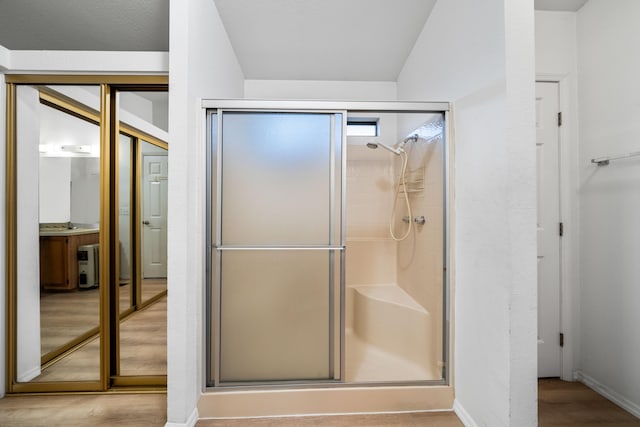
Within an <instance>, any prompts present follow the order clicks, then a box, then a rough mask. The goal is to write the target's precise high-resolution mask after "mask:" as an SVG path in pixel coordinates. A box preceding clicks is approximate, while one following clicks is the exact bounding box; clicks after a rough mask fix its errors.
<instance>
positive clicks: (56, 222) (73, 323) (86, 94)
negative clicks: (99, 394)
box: [16, 86, 100, 382]
mask: <svg viewBox="0 0 640 427" xmlns="http://www.w3.org/2000/svg"><path fill="white" fill-rule="evenodd" d="M99 90H100V88H99V87H98V86H65V87H31V86H19V87H18V88H17V101H18V102H17V106H18V107H17V108H18V110H17V115H16V117H17V123H16V125H17V129H16V135H17V170H16V173H17V190H18V191H17V204H18V205H17V212H18V215H17V227H18V235H19V236H20V239H18V242H17V245H18V254H17V257H18V272H17V273H18V274H17V278H18V284H17V300H18V303H17V344H18V346H17V380H18V381H19V382H28V381H33V382H51V381H88V380H98V379H99V378H100V369H99V368H100V360H99V357H93V356H92V354H93V353H95V354H96V355H98V350H99V340H97V339H93V337H96V338H97V336H98V335H99V331H100V329H99V325H100V292H99V289H98V273H99V271H98V253H99V251H98V248H99V244H98V242H99V233H100V127H99V120H100V118H99V114H98V112H97V109H94V108H89V107H87V108H86V109H82V108H77V107H78V106H79V105H82V104H83V102H86V100H87V99H98V96H99ZM94 107H96V106H94ZM37 254H39V256H38V255H37ZM79 346H85V347H86V350H87V351H85V352H84V353H77V354H74V355H72V354H70V352H71V350H72V349H73V348H76V347H79ZM91 350H93V352H92V351H91Z"/></svg>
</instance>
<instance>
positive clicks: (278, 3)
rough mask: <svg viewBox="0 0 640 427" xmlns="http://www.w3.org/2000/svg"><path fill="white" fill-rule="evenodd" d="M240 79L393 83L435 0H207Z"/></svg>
mask: <svg viewBox="0 0 640 427" xmlns="http://www.w3.org/2000/svg"><path fill="white" fill-rule="evenodd" d="M214 1H215V3H216V6H217V8H218V12H219V13H220V17H221V18H222V22H223V23H224V25H225V28H226V31H227V34H228V35H229V38H230V40H231V44H232V45H233V47H234V49H235V52H236V55H237V56H238V60H239V62H240V65H241V67H242V70H243V71H244V74H245V77H246V78H247V79H285V80H365V81H366V80H370V81H375V80H380V81H395V80H396V79H397V77H398V74H399V72H400V70H401V68H402V66H403V64H404V62H405V60H406V58H407V56H408V55H409V53H410V52H411V49H412V48H413V45H414V44H415V41H416V39H417V37H418V35H419V34H420V32H421V31H422V28H423V27H424V24H425V22H426V21H427V18H428V17H429V14H430V13H431V9H432V8H433V5H434V4H435V0H214Z"/></svg>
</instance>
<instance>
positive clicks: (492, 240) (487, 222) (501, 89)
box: [398, 0, 537, 426]
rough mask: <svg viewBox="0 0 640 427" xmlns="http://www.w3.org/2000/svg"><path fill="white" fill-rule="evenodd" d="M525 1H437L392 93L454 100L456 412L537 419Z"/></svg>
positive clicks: (524, 421) (476, 419) (504, 419)
mask: <svg viewBox="0 0 640 427" xmlns="http://www.w3.org/2000/svg"><path fill="white" fill-rule="evenodd" d="M533 68H534V64H533V4H532V2H526V1H523V2H512V1H511V2H508V1H499V0H493V1H487V2H476V1H473V0H455V1H447V2H442V1H441V2H438V3H437V4H436V6H435V8H434V10H433V12H432V14H431V16H430V18H429V20H428V22H427V25H426V27H425V29H424V30H423V32H422V34H421V35H420V37H419V38H418V41H417V42H416V45H415V47H414V49H413V51H412V53H411V56H410V57H409V59H408V60H407V62H406V64H405V66H404V68H403V70H402V72H401V73H400V77H399V79H398V98H399V99H400V100H417V99H422V100H424V99H430V100H433V99H442V100H452V101H455V105H454V108H455V110H454V124H455V148H454V151H455V163H454V171H453V181H454V182H453V185H454V186H455V190H454V191H455V200H454V202H453V203H454V205H453V208H454V211H453V215H454V218H453V227H454V234H453V242H452V243H453V245H454V250H455V254H454V266H453V269H454V272H453V278H454V286H455V291H454V292H455V295H454V298H455V342H454V346H455V350H454V361H453V364H454V383H455V388H456V404H455V409H456V411H457V412H458V414H459V415H460V416H461V418H463V420H464V421H466V422H467V423H469V424H472V423H475V424H477V425H491V426H500V425H518V426H529V425H530V426H533V425H536V422H537V405H536V393H537V390H536V384H535V381H536V375H535V367H536V360H535V354H536V347H535V346H536V339H535V337H536V334H535V332H536V312H535V310H536V280H535V278H536V272H535V248H536V243H535V152H534V145H535V137H534V132H533V96H534V94H533V80H534V75H533Z"/></svg>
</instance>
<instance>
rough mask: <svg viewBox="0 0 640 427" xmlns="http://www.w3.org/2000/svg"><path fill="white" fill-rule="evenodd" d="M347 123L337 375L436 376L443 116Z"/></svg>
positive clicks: (371, 117) (361, 118)
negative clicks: (341, 358) (341, 356)
mask: <svg viewBox="0 0 640 427" xmlns="http://www.w3.org/2000/svg"><path fill="white" fill-rule="evenodd" d="M347 122H348V126H347V178H346V179H347V184H346V185H347V198H346V217H347V224H346V245H347V252H346V253H347V255H346V256H347V258H346V349H345V358H346V366H345V373H346V378H345V380H346V382H352V383H358V382H407V381H428V380H440V379H442V378H444V377H443V374H444V373H443V365H444V364H443V360H446V358H445V357H444V354H443V336H444V335H443V327H444V326H445V325H443V297H444V266H445V259H444V234H443V233H444V209H445V200H444V172H445V171H444V151H443V149H444V146H443V140H444V116H443V115H442V114H440V113H437V114H436V113H420V114H417V113H365V112H361V113H359V112H357V111H350V112H349V115H348V119H347Z"/></svg>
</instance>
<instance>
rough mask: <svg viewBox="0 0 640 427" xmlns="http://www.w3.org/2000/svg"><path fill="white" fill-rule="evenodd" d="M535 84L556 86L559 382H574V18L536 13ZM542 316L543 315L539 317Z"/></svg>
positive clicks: (577, 288)
mask: <svg viewBox="0 0 640 427" xmlns="http://www.w3.org/2000/svg"><path fill="white" fill-rule="evenodd" d="M535 18H536V79H537V80H541V81H554V82H558V85H559V96H560V109H561V110H562V126H561V127H560V158H561V159H562V165H561V168H560V193H561V194H562V201H561V202H562V205H561V207H560V215H561V221H562V222H563V223H564V225H565V227H564V236H563V238H562V242H561V244H562V250H561V252H562V255H561V256H562V260H561V263H562V270H563V271H562V280H561V286H562V298H563V299H562V308H561V316H562V319H561V323H562V332H563V333H564V347H563V349H562V353H563V356H562V360H563V363H562V375H561V376H562V379H564V380H568V381H571V380H573V371H574V369H576V368H578V366H579V362H580V353H579V349H580V277H579V274H580V269H579V256H578V255H579V252H580V246H579V245H580V240H579V233H578V230H579V225H578V224H579V210H578V203H579V199H578V197H579V169H580V166H579V163H580V162H579V149H578V69H577V66H578V62H577V57H576V48H577V44H576V43H577V41H576V13H575V12H550V11H536V13H535ZM542 315H544V313H543V314H542Z"/></svg>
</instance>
